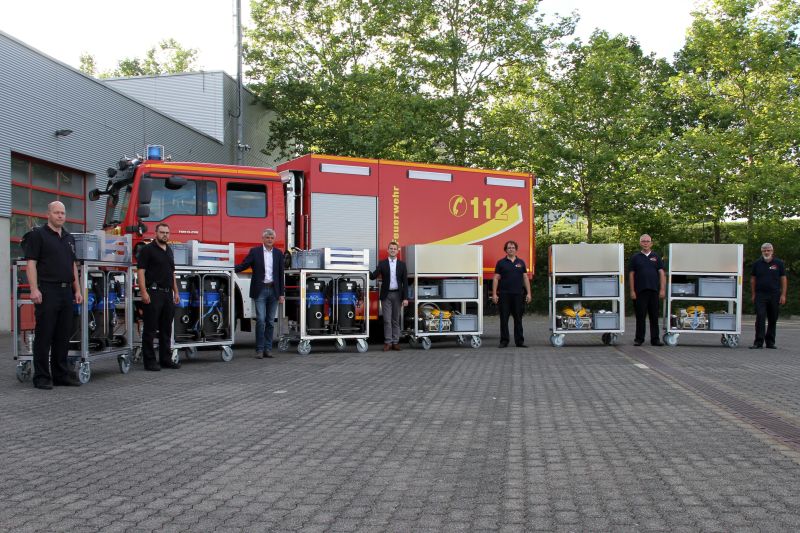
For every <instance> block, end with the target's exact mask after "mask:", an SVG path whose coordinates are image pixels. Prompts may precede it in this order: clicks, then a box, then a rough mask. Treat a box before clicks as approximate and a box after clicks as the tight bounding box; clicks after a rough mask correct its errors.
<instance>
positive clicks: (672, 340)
mask: <svg viewBox="0 0 800 533" xmlns="http://www.w3.org/2000/svg"><path fill="white" fill-rule="evenodd" d="M664 344H666V345H667V346H677V345H678V334H677V333H665V334H664Z"/></svg>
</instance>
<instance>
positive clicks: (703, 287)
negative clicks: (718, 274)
mask: <svg viewBox="0 0 800 533" xmlns="http://www.w3.org/2000/svg"><path fill="white" fill-rule="evenodd" d="M697 292H698V293H699V294H698V296H699V297H701V298H735V297H736V278H734V277H730V278H714V277H703V278H700V279H699V288H698V291H697Z"/></svg>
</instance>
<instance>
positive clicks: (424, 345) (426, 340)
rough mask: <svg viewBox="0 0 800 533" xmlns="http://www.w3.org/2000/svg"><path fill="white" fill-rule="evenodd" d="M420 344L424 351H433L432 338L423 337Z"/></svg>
mask: <svg viewBox="0 0 800 533" xmlns="http://www.w3.org/2000/svg"><path fill="white" fill-rule="evenodd" d="M420 343H421V344H422V349H423V350H430V349H431V338H430V337H422V339H420Z"/></svg>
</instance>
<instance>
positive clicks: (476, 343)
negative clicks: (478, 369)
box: [469, 335, 483, 350]
mask: <svg viewBox="0 0 800 533" xmlns="http://www.w3.org/2000/svg"><path fill="white" fill-rule="evenodd" d="M481 344H483V341H482V340H481V338H480V337H478V336H477V335H473V336H472V337H470V339H469V345H470V346H472V347H473V348H475V349H476V350H477V349H478V348H480V347H481Z"/></svg>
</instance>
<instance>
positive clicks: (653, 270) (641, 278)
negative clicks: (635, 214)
mask: <svg viewBox="0 0 800 533" xmlns="http://www.w3.org/2000/svg"><path fill="white" fill-rule="evenodd" d="M639 245H640V246H641V247H642V250H641V251H640V252H636V253H635V254H633V256H632V257H631V260H630V262H629V263H628V270H629V271H630V273H629V275H628V276H629V283H628V285H629V286H630V288H631V300H633V303H634V305H635V306H636V336H635V337H634V339H633V344H634V345H636V346H641V345H642V343H643V342H644V329H645V318H646V317H647V316H648V315H649V316H650V344H652V345H653V346H662V343H661V341H660V340H659V338H658V333H659V330H658V300H659V298H664V295H665V291H666V284H667V276H666V275H665V274H664V263H663V262H662V261H661V258H660V257H659V256H658V254H657V253H655V252H654V251H652V250H651V247H652V246H653V241H652V239H651V238H650V235H647V234H646V233H645V234H644V235H642V236H641V237H639Z"/></svg>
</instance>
